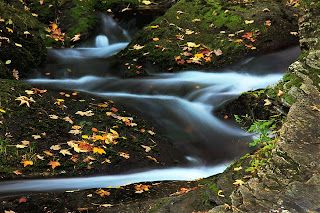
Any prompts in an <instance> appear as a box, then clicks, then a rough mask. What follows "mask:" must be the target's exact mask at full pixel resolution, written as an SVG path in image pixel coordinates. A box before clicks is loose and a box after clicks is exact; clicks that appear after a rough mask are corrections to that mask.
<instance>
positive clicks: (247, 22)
mask: <svg viewBox="0 0 320 213" xmlns="http://www.w3.org/2000/svg"><path fill="white" fill-rule="evenodd" d="M253 22H254V20H244V23H245V24H252V23H253Z"/></svg>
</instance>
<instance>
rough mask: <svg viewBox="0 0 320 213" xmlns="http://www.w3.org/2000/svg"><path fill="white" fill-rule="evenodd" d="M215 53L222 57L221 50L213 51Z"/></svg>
mask: <svg viewBox="0 0 320 213" xmlns="http://www.w3.org/2000/svg"><path fill="white" fill-rule="evenodd" d="M213 52H214V54H215V55H216V56H219V55H222V51H221V49H217V50H213Z"/></svg>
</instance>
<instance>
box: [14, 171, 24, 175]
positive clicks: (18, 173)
mask: <svg viewBox="0 0 320 213" xmlns="http://www.w3.org/2000/svg"><path fill="white" fill-rule="evenodd" d="M13 173H14V174H16V175H22V173H21V172H19V170H15V171H13Z"/></svg>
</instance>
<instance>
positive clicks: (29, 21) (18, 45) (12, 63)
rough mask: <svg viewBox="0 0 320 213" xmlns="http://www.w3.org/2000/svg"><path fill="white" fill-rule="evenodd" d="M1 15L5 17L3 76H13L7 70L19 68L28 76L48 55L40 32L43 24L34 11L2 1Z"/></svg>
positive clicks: (0, 54) (0, 29)
mask: <svg viewBox="0 0 320 213" xmlns="http://www.w3.org/2000/svg"><path fill="white" fill-rule="evenodd" d="M0 14H1V18H2V19H3V21H1V22H0V32H1V40H0V42H1V51H0V58H1V61H2V62H1V64H2V65H0V67H2V68H0V70H1V75H0V76H1V77H6V78H9V76H8V71H7V69H8V70H10V71H12V70H14V69H16V70H18V71H19V74H20V76H21V77H23V76H26V75H27V74H28V73H30V72H31V70H32V68H35V67H37V66H39V64H40V63H41V62H42V61H43V60H44V58H45V56H46V51H47V50H46V48H45V45H44V42H43V39H42V38H41V36H40V34H39V25H40V23H39V21H38V20H37V19H35V18H34V17H33V16H32V14H31V13H30V12H28V11H24V10H20V9H18V8H17V9H16V8H13V7H11V6H9V5H7V4H6V3H3V2H0ZM6 62H7V63H6ZM3 63H5V65H3ZM3 66H5V68H6V69H5V68H3ZM6 73H7V74H6Z"/></svg>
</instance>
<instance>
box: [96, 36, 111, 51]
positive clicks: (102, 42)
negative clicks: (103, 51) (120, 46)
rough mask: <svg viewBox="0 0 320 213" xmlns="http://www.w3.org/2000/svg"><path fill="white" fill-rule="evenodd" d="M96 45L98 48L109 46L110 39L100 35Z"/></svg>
mask: <svg viewBox="0 0 320 213" xmlns="http://www.w3.org/2000/svg"><path fill="white" fill-rule="evenodd" d="M95 44H96V47H97V48H102V47H107V46H109V39H108V37H107V36H105V35H98V36H97V37H96V39H95Z"/></svg>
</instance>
